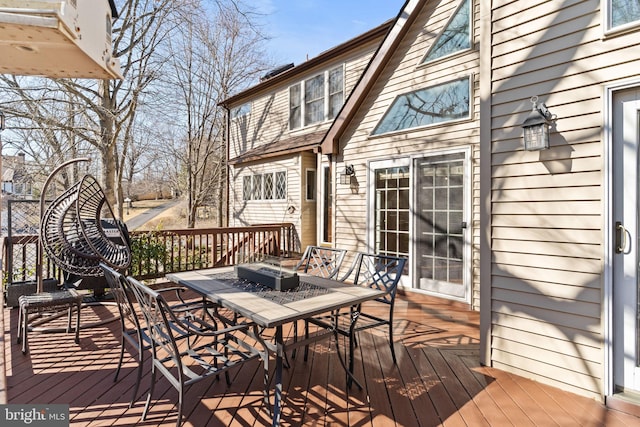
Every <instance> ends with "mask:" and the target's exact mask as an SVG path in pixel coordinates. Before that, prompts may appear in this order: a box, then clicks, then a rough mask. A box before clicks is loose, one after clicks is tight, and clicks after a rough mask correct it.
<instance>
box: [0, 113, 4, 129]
mask: <svg viewBox="0 0 640 427" xmlns="http://www.w3.org/2000/svg"><path fill="white" fill-rule="evenodd" d="M3 130H4V113H3V112H2V110H0V132H2V131H3Z"/></svg>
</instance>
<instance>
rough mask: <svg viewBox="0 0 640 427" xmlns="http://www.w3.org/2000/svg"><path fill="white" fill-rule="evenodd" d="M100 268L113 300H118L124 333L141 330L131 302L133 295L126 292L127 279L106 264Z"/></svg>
mask: <svg viewBox="0 0 640 427" xmlns="http://www.w3.org/2000/svg"><path fill="white" fill-rule="evenodd" d="M100 267H101V268H102V271H103V272H104V277H105V279H106V281H107V284H108V285H109V288H110V289H111V294H112V295H113V298H114V299H115V300H116V304H117V305H118V311H119V312H120V323H121V326H122V331H123V332H124V331H127V330H132V329H135V330H138V331H139V330H140V319H139V318H138V316H137V315H136V311H135V308H134V306H133V303H132V301H131V298H133V296H132V295H130V294H128V293H127V291H126V287H127V285H126V278H125V276H124V275H123V274H121V273H120V272H118V271H116V270H114V269H113V268H111V267H109V266H108V265H107V264H105V263H102V262H101V263H100Z"/></svg>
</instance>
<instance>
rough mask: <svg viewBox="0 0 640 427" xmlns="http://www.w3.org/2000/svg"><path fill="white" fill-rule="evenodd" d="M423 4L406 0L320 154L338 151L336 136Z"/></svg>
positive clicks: (372, 83) (368, 90)
mask: <svg viewBox="0 0 640 427" xmlns="http://www.w3.org/2000/svg"><path fill="white" fill-rule="evenodd" d="M426 2H427V0H407V1H406V2H405V4H404V6H403V7H402V9H401V10H400V13H399V14H398V16H397V18H396V19H395V22H394V23H393V26H392V27H391V29H390V30H389V33H388V34H387V36H386V37H385V39H384V40H383V41H382V43H381V44H380V47H379V48H378V50H377V51H376V52H375V54H374V55H373V57H372V58H371V60H370V61H369V64H367V68H366V69H365V70H364V72H363V73H362V75H361V76H360V79H359V80H358V83H356V85H355V87H354V88H353V91H352V92H351V94H350V95H349V98H347V100H346V101H345V103H344V105H343V106H342V109H341V110H340V112H339V113H338V116H337V117H336V118H335V120H334V121H333V123H332V124H331V127H330V128H329V130H328V131H327V133H326V135H325V137H324V139H323V140H322V143H321V144H320V146H319V152H320V153H322V154H335V153H337V152H338V144H339V140H340V137H341V136H342V134H343V133H344V132H345V130H346V127H347V126H348V125H349V123H350V122H351V120H352V119H353V117H354V116H355V114H356V112H357V110H358V107H360V106H361V105H362V103H363V102H364V99H365V97H366V96H367V95H368V94H369V93H370V91H371V89H372V88H373V86H374V85H375V83H376V80H377V79H378V77H379V76H380V74H381V73H382V71H383V69H384V67H385V65H386V64H387V63H388V62H389V60H390V59H391V58H392V57H393V55H394V54H395V53H396V50H397V48H398V46H399V45H400V43H401V42H402V39H403V37H404V36H405V35H406V34H407V31H409V28H410V27H411V24H412V23H413V22H414V21H415V19H416V17H417V15H418V14H419V13H420V10H421V9H422V7H423V5H424V4H425V3H426Z"/></svg>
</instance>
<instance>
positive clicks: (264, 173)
mask: <svg viewBox="0 0 640 427" xmlns="http://www.w3.org/2000/svg"><path fill="white" fill-rule="evenodd" d="M279 173H284V177H285V188H284V197H282V198H276V194H277V192H276V183H277V180H276V175H277V174H279ZM257 175H260V176H261V179H260V182H261V188H260V198H258V199H254V198H253V195H254V194H255V192H254V189H253V184H254V182H255V180H254V178H255V177H256V176H257ZM265 175H272V176H273V181H272V184H273V190H272V191H273V198H272V199H266V198H265V194H264V183H265V179H264V176H265ZM247 177H248V178H249V183H250V184H251V189H250V190H249V196H250V198H248V199H245V198H244V195H245V187H244V185H245V178H247ZM241 182H242V188H241V189H240V191H241V194H242V201H243V202H259V203H260V202H267V203H272V202H282V201H286V200H287V197H288V193H289V176H288V174H287V171H286V170H277V171H273V172H261V173H257V172H256V173H248V174H244V175H242V181H241Z"/></svg>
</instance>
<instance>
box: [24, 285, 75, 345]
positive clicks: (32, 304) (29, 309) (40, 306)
mask: <svg viewBox="0 0 640 427" xmlns="http://www.w3.org/2000/svg"><path fill="white" fill-rule="evenodd" d="M18 304H19V309H20V312H19V314H18V343H20V342H22V353H23V354H26V353H27V351H28V348H29V344H28V343H27V335H28V332H29V315H31V314H42V313H44V312H52V311H59V310H64V309H67V310H68V312H69V316H68V320H67V333H69V332H71V317H72V313H73V308H74V307H75V309H76V313H77V315H76V339H75V341H76V344H78V343H79V342H80V306H81V304H82V295H80V294H79V293H78V292H77V291H76V290H75V289H67V290H61V291H54V292H42V293H38V294H30V295H22V296H21V297H20V298H18Z"/></svg>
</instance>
